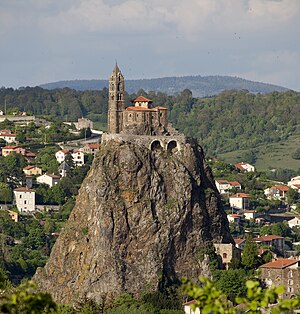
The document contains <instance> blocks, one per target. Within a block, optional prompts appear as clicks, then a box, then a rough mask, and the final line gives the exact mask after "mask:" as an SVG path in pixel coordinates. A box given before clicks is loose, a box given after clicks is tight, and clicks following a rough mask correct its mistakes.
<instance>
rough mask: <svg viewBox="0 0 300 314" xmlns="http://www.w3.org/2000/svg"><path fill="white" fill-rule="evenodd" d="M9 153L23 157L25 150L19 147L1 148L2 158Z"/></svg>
mask: <svg viewBox="0 0 300 314" xmlns="http://www.w3.org/2000/svg"><path fill="white" fill-rule="evenodd" d="M11 153H16V154H21V155H23V156H24V155H25V153H26V149H25V148H23V147H20V146H4V147H3V148H2V156H4V157H6V156H8V155H10V154H11Z"/></svg>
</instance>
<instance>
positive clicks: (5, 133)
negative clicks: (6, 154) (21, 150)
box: [0, 130, 17, 143]
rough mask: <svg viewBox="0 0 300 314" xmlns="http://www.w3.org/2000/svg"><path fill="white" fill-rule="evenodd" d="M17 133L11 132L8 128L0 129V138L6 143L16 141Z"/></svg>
mask: <svg viewBox="0 0 300 314" xmlns="http://www.w3.org/2000/svg"><path fill="white" fill-rule="evenodd" d="M16 136H17V134H15V133H11V132H10V131H9V130H1V131H0V138H2V139H3V140H4V141H5V142H7V143H13V142H16Z"/></svg>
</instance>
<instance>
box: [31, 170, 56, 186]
mask: <svg viewBox="0 0 300 314" xmlns="http://www.w3.org/2000/svg"><path fill="white" fill-rule="evenodd" d="M59 181H60V176H58V175H56V174H51V173H48V174H47V173H45V174H43V175H41V176H39V177H37V178H36V182H38V183H41V184H42V183H43V184H47V185H49V186H50V187H51V188H52V187H53V186H54V185H56V184H57V183H58V182H59Z"/></svg>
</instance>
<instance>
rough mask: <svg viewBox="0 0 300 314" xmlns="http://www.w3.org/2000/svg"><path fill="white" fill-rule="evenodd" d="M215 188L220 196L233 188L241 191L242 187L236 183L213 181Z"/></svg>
mask: <svg viewBox="0 0 300 314" xmlns="http://www.w3.org/2000/svg"><path fill="white" fill-rule="evenodd" d="M215 184H216V187H217V189H218V191H219V192H220V194H225V193H228V191H230V190H231V189H233V188H236V189H241V188H242V186H241V184H240V183H239V182H237V181H227V180H215Z"/></svg>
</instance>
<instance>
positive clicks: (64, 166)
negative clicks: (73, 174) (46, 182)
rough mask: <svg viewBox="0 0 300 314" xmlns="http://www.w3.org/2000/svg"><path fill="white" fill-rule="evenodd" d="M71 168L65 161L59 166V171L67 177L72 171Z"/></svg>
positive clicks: (62, 175)
mask: <svg viewBox="0 0 300 314" xmlns="http://www.w3.org/2000/svg"><path fill="white" fill-rule="evenodd" d="M70 171H71V169H70V167H69V165H68V164H67V163H66V162H65V161H63V162H62V163H61V164H60V165H59V167H58V172H59V175H60V176H61V177H62V178H65V177H66V176H67V175H68V174H69V173H70Z"/></svg>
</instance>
